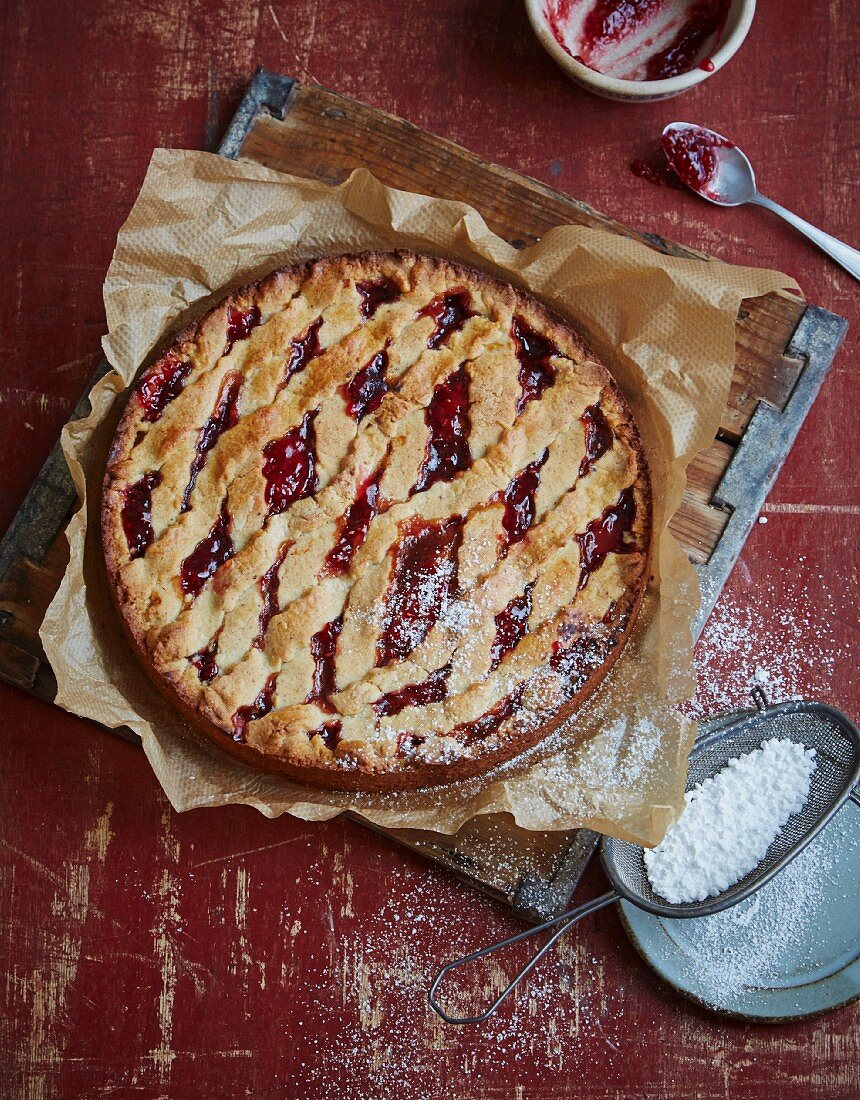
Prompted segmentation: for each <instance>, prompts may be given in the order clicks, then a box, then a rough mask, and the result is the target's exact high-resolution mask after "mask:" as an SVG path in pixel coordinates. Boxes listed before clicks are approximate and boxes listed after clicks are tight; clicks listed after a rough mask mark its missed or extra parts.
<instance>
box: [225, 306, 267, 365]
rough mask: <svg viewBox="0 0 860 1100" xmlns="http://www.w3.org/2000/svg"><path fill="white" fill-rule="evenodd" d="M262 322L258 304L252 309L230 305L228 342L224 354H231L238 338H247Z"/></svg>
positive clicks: (228, 312)
mask: <svg viewBox="0 0 860 1100" xmlns="http://www.w3.org/2000/svg"><path fill="white" fill-rule="evenodd" d="M259 323H260V310H259V308H258V307H257V306H251V307H250V309H237V308H236V307H235V306H230V308H229V309H228V310H227V343H226V344H225V345H224V350H223V352H222V353H221V354H222V355H229V354H230V352H231V351H232V350H233V345H234V344H235V343H236V342H237V340H246V339H247V338H248V337H249V336H250V335H251V333H252V331H253V330H254V329H255V328H256V327H257V325H259Z"/></svg>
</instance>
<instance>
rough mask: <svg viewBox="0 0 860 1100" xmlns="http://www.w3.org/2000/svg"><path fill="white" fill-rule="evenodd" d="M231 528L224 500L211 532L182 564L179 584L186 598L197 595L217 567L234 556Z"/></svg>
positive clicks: (231, 524)
mask: <svg viewBox="0 0 860 1100" xmlns="http://www.w3.org/2000/svg"><path fill="white" fill-rule="evenodd" d="M232 526H233V521H232V519H231V518H230V513H229V512H228V511H227V501H226V500H225V501H224V503H223V504H222V505H221V511H220V512H219V514H218V518H217V519H216V520H215V523H214V524H213V525H212V530H211V531H210V532H209V534H208V535H207V536H206V538H205V539H202V540H201V541H200V542H198V544H197V546H196V547H195V548H194V549H193V550H192V551H191V553H190V554H189V555H188V557H187V558H186V559H185V561H184V562H183V563H182V568H181V571H180V576H179V583H180V585H181V586H182V591H183V592H184V593H185V594H186V595H187V596H197V595H199V593H200V591H201V589H202V588H203V585H204V584H205V583H206V582H207V581H208V580H209V578H210V577H211V576H212V574H213V573H214V572H215V571H216V570H217V569H218V567H219V566H221V565H223V564H224V562H225V561H229V560H230V558H232V557H233V555H234V554H235V552H236V551H235V549H234V547H233V540H232V538H231V537H230V530H231V528H232Z"/></svg>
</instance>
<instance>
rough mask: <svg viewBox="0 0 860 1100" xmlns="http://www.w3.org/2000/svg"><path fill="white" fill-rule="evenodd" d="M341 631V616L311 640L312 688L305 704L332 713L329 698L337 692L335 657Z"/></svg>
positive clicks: (327, 624)
mask: <svg viewBox="0 0 860 1100" xmlns="http://www.w3.org/2000/svg"><path fill="white" fill-rule="evenodd" d="M341 630H343V615H338V617H337V618H336V619H332V620H331V622H329V623H326V625H325V626H324V627H323V628H322V630H318V631H317V632H316V634H314V636H313V637H312V638H311V657H313V661H314V678H313V686H312V687H311V690H310V691H309V692H308V694H307V697H306V698H305V702H306V703H316V705H317V706H318V707H319V708H320V710H327V711H333V710H334V709H335V708H334V706H333V704H332V701H331V696H332V695H333V694H334V693H335V691H337V684H336V677H335V666H334V662H335V655H336V654H337V640H338V638H339V637H340V632H341Z"/></svg>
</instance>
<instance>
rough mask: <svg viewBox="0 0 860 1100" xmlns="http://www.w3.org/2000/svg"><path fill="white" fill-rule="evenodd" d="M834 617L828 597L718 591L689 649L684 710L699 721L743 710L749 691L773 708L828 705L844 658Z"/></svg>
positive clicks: (836, 610)
mask: <svg viewBox="0 0 860 1100" xmlns="http://www.w3.org/2000/svg"><path fill="white" fill-rule="evenodd" d="M839 617H840V611H839V608H838V607H837V606H836V605H835V601H834V599H833V596H832V594H831V593H829V592H827V591H826V590H824V589H821V590H819V591H817V592H816V593H815V597H814V599H811V598H810V597H809V595H807V594H806V593H805V592H802V591H801V592H797V591H791V590H786V591H782V590H780V591H772V590H770V589H768V588H764V589H763V590H762V591H758V592H756V593H755V595H754V597H753V596H747V597H744V595H743V594H742V593H737V592H734V591H725V592H724V593H723V594H722V595H721V597H720V600H719V603H718V604H717V605H716V607H715V608H714V611H713V612H712V614H711V617H710V618H709V619H708V622H707V623H706V625H705V628H704V630H703V631H702V636H701V638H700V639H699V643H698V645H697V647H696V673H697V691H696V698H695V700H693V701H692V702H691V703H690V704H688V705H687V706H685V707H684V711H685V713H687V714H688V715H689V716H690V717H691V718H698V719H705V718H710V717H713V716H714V715H717V714H722V713H725V712H726V711H730V710H735V709H737V708H738V707H748V706H749V705H750V698H749V693H750V689H751V688H753V687H755V686H759V687H762V688H764V690H765V693H766V695H767V696H768V698H769V699H770V700H771V701H772V702H783V701H784V700H787V699H799V698H807V699H809V698H816V697H818V698H822V699H825V700H826V699H828V697H829V695H830V690H831V687H832V683H833V678H834V672H835V668H836V662H837V661H838V660H840V659H841V658H843V657H845V656H847V654H846V653H845V651H844V647H841V646H840V645H839V644H838V642H837V640H836V637H835V631H834V627H833V623H834V622H835V621H837V620H838V619H839Z"/></svg>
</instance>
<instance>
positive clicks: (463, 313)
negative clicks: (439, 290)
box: [415, 287, 477, 351]
mask: <svg viewBox="0 0 860 1100" xmlns="http://www.w3.org/2000/svg"><path fill="white" fill-rule="evenodd" d="M476 316H477V314H476V313H475V310H473V309H472V295H471V294H470V293H469V291H468V290H466V289H465V287H457V288H456V289H454V290H446V291H445V292H444V293H443V294H437V295H436V297H435V298H433V299H432V300H431V301H429V302H428V303H427V305H426V306H422V308H421V309H419V310H418V311H417V312H416V314H415V320H416V321H417V320H419V318H421V317H432V318H433V320H434V321H435V322H436V327H435V328H434V329H433V331H432V332H431V333H430V335H429V336H428V337H427V347H428V348H430V350H431V351H433V350H435V349H436V348H441V347H444V346H445V345H446V344H447V343H448V341H449V340H450V338H451V334H452V333H454V332H459V331H460V329H461V328H462V327H463V325H465V323H466V322H467V321H468V320H469V318H470V317H476Z"/></svg>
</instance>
